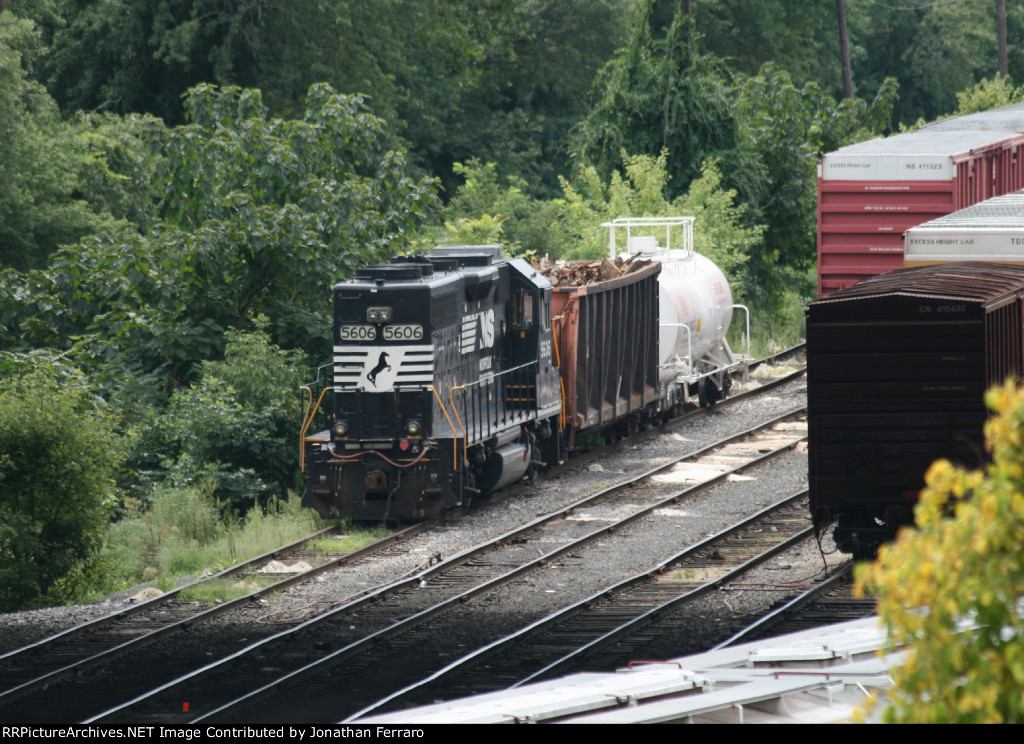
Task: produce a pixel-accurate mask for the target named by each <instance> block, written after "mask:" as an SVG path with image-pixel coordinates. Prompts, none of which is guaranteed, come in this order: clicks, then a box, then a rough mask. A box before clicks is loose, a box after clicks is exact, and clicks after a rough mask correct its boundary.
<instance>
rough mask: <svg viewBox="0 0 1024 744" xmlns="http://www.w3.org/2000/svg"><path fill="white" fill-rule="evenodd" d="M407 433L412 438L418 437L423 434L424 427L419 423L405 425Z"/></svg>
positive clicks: (413, 422)
mask: <svg viewBox="0 0 1024 744" xmlns="http://www.w3.org/2000/svg"><path fill="white" fill-rule="evenodd" d="M405 432H406V434H408V435H409V436H410V437H418V436H419V435H420V434H422V433H423V425H422V424H420V422H419V421H410V422H409V423H407V424H406V425H405Z"/></svg>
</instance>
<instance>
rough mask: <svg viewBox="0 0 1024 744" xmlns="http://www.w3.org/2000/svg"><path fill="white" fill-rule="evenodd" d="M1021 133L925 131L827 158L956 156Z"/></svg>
mask: <svg viewBox="0 0 1024 744" xmlns="http://www.w3.org/2000/svg"><path fill="white" fill-rule="evenodd" d="M1020 137H1021V133H1020V132H1019V131H1015V130H1013V129H1009V130H1001V131H1000V130H987V131H961V130H953V131H936V130H931V129H921V130H918V131H916V132H906V133H904V134H896V135H893V136H892V137H881V138H878V139H873V140H867V141H866V142H858V143H856V144H853V145H847V146H846V147H841V148H839V149H838V150H836V151H835V152H831V153H829V154H828V155H826V156H825V157H826V158H828V157H830V156H847V155H874V156H881V157H885V156H897V157H906V156H913V155H947V156H954V155H960V154H964V153H969V152H970V151H971V150H975V149H978V148H985V147H989V146H991V145H996V144H1000V143H1002V142H1005V141H1007V140H1019V139H1020Z"/></svg>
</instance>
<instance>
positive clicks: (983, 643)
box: [858, 385, 1024, 723]
mask: <svg viewBox="0 0 1024 744" xmlns="http://www.w3.org/2000/svg"><path fill="white" fill-rule="evenodd" d="M986 403H987V404H988V406H989V408H991V409H992V410H994V411H995V412H996V413H997V414H998V415H997V416H996V417H994V418H992V419H990V420H989V421H988V423H987V424H986V425H985V438H986V442H987V448H988V450H989V452H990V453H991V457H992V461H991V464H990V465H989V466H988V467H987V469H985V470H983V471H982V470H978V471H973V472H967V471H964V470H961V469H960V468H956V467H954V466H953V465H951V464H950V463H949V462H948V461H946V460H940V461H938V462H936V463H934V464H933V465H932V467H931V468H930V469H929V471H928V474H927V476H926V484H927V487H926V488H925V490H924V491H923V492H922V493H921V500H920V502H919V503H918V506H917V508H916V510H915V520H916V524H917V529H916V530H914V529H907V530H904V531H902V532H901V533H900V535H899V538H898V539H897V541H896V542H895V544H893V545H884V546H882V548H881V549H880V550H879V553H878V560H877V562H876V563H874V564H873V565H872V564H863V565H861V566H859V567H858V581H859V585H860V586H861V587H864V586H867V587H868V588H870V589H871V590H872V591H873V592H875V593H876V594H877V595H878V597H879V602H878V612H879V615H880V616H881V618H882V620H883V622H884V623H885V625H886V627H887V628H888V631H889V635H890V638H891V641H892V643H893V644H894V645H897V646H906V647H908V648H909V653H908V655H907V658H906V661H905V662H904V663H903V664H902V665H900V666H899V667H898V668H896V669H894V670H893V671H892V678H893V682H894V684H895V688H894V689H893V691H892V692H891V693H890V696H889V698H890V701H891V704H892V705H891V707H890V708H889V709H888V710H887V711H886V714H885V715H886V719H887V720H889V721H902V722H922V723H924V722H928V723H1020V722H1022V721H1024V695H1022V694H1021V690H1024V618H1022V616H1021V598H1022V597H1024V552H1022V551H1021V545H1024V465H1022V464H1024V389H1021V388H1017V387H1015V386H1013V385H1007V386H1006V387H1003V388H996V389H993V390H991V391H989V392H988V394H987V395H986ZM972 620H973V621H974V623H976V624H977V629H975V630H966V631H965V630H964V629H963V626H962V623H963V622H964V621H972Z"/></svg>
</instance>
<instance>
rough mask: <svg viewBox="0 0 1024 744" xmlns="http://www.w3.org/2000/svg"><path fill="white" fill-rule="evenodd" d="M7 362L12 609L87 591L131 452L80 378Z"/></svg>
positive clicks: (45, 366)
mask: <svg viewBox="0 0 1024 744" xmlns="http://www.w3.org/2000/svg"><path fill="white" fill-rule="evenodd" d="M3 361H4V364H3V365H0V610H4V611H10V610H17V609H24V608H27V607H32V606H41V605H47V604H56V603H59V602H61V601H65V600H68V599H71V598H73V597H75V596H77V595H78V594H79V593H80V592H81V591H82V590H84V589H86V588H87V585H88V583H89V581H90V576H91V570H92V569H93V568H94V566H95V559H96V555H97V553H98V551H99V549H100V547H101V546H102V543H103V537H104V531H105V529H106V526H107V521H108V519H109V517H110V515H111V513H112V507H113V505H114V502H115V497H116V487H115V474H116V472H117V468H118V467H119V466H120V464H121V463H122V462H123V460H124V456H125V447H124V443H123V440H122V439H121V438H120V437H119V436H118V435H117V434H116V433H115V423H116V422H115V420H114V418H113V416H112V415H111V414H110V413H109V412H108V411H106V410H105V408H104V406H103V404H102V403H101V402H100V401H99V400H98V399H97V398H94V397H93V396H92V395H91V394H90V391H89V390H88V388H87V386H86V385H85V383H84V382H83V381H82V379H81V377H80V376H78V375H75V374H62V371H64V372H66V370H62V369H61V368H60V366H59V365H58V364H57V363H55V362H54V361H53V360H50V361H49V362H47V361H46V360H45V359H44V358H42V357H34V358H32V359H29V358H26V357H20V358H19V357H14V356H13V355H6V356H5V357H4V360H3ZM5 370H6V371H7V373H8V374H7V376H3V372H4V371H5Z"/></svg>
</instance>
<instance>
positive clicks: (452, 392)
mask: <svg viewBox="0 0 1024 744" xmlns="http://www.w3.org/2000/svg"><path fill="white" fill-rule="evenodd" d="M465 389H466V386H465V385H456V386H455V387H453V388H452V389H451V390H449V391H448V402H449V403H451V404H452V413H454V414H455V420H456V421H458V422H459V428H460V429H462V461H463V462H466V457H467V454H468V452H469V446H468V445H467V444H466V440H467V439H468V437H467V436H466V427H465V426H464V425H463V424H462V416H460V415H459V409H458V406H456V405H455V399H454V398H453V397H452V396H454V395H455V391H456V390H465ZM452 431H453V432H454V431H455V427H452ZM454 447H455V445H452V448H453V449H454ZM456 469H458V468H457V467H456Z"/></svg>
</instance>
